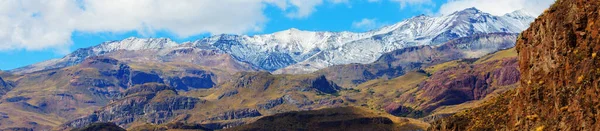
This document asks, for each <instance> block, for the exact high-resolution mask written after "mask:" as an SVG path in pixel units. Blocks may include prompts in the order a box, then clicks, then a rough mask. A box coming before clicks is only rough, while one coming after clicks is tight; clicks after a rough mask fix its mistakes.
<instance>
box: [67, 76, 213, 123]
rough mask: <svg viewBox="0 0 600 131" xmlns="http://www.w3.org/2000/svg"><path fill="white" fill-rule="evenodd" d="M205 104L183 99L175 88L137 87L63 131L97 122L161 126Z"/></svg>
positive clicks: (154, 84) (160, 86) (75, 121)
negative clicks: (198, 104) (198, 105)
mask: <svg viewBox="0 0 600 131" xmlns="http://www.w3.org/2000/svg"><path fill="white" fill-rule="evenodd" d="M201 102H202V100H200V99H198V98H191V97H184V96H179V95H178V94H177V92H176V91H175V89H174V88H173V87H169V86H166V85H163V84H158V83H146V84H143V85H137V86H134V87H132V88H130V89H128V90H127V91H125V93H123V96H121V99H119V100H116V101H114V102H111V103H110V104H109V105H107V106H105V107H104V108H102V109H99V110H97V111H95V112H94V113H93V114H91V115H88V116H85V117H82V118H79V119H76V120H73V121H70V122H67V123H65V124H64V126H63V128H70V127H74V128H79V127H83V126H85V125H88V124H91V123H95V122H114V123H116V124H118V125H120V126H126V125H128V124H130V123H133V122H135V121H144V122H147V123H153V124H161V123H165V122H168V120H169V119H171V118H173V117H174V116H177V115H178V111H179V110H189V109H193V108H194V107H195V106H196V104H197V103H201Z"/></svg>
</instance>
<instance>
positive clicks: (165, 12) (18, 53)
mask: <svg viewBox="0 0 600 131" xmlns="http://www.w3.org/2000/svg"><path fill="white" fill-rule="evenodd" d="M9 1H10V2H8V4H7V3H0V21H1V20H5V21H8V23H1V22H0V43H3V44H0V69H1V70H10V69H14V68H18V67H21V66H25V65H29V64H33V63H37V62H41V61H44V60H49V59H53V58H61V57H63V56H64V55H65V54H67V53H69V52H71V51H74V50H76V49H78V48H85V47H90V46H94V45H97V44H100V43H102V42H104V41H110V40H121V39H125V38H127V37H132V36H133V37H142V38H148V37H168V38H171V39H173V40H175V41H177V42H185V41H193V40H195V39H201V38H203V37H206V36H209V35H211V34H221V33H231V34H246V35H255V34H267V33H273V32H277V31H281V30H286V29H289V28H298V29H300V30H310V31H353V32H362V31H367V30H370V29H374V28H378V27H381V26H384V25H389V24H394V23H396V22H400V21H402V20H404V19H407V18H410V17H413V16H416V15H420V14H427V15H442V14H446V13H448V12H453V11H456V10H461V9H464V8H467V7H478V8H480V9H481V10H483V11H487V12H490V13H492V14H503V13H507V12H510V11H512V10H516V9H519V8H524V7H525V6H527V4H532V5H539V4H540V3H541V4H545V5H546V6H547V5H548V3H551V2H552V0H506V1H504V3H502V2H500V3H499V4H498V5H493V4H489V3H490V2H494V1H495V0H493V1H492V0H450V1H447V0H248V2H241V3H240V2H235V1H236V0H223V1H222V2H221V1H200V2H204V3H181V4H182V5H177V4H174V5H165V4H164V3H150V2H148V1H145V0H137V1H136V2H137V3H131V5H132V6H131V7H129V6H127V3H122V2H121V3H119V1H111V0H105V1H102V2H104V3H101V2H97V1H86V0H56V1H58V2H55V1H52V2H53V3H44V2H21V1H19V0H9ZM252 1H256V2H253V3H252ZM309 1H311V2H313V3H311V2H309ZM532 1H533V2H532ZM11 2H12V3H11ZM111 2H112V3H111ZM144 2H148V3H144ZM167 2H168V1H167ZM178 2H179V1H178ZM181 2H186V1H181ZM191 2H198V1H197V0H196V1H191ZM228 2H229V3H228ZM461 2H462V3H461ZM56 3H58V4H56ZM2 4H4V5H2ZM11 4H12V5H11ZM114 4H117V5H123V6H115V5H114ZM140 4H141V5H144V6H156V7H157V8H159V9H154V10H148V11H147V12H150V13H148V14H149V15H148V14H146V15H143V14H144V13H145V12H143V11H144V9H145V8H144V7H141V6H140V7H139V9H138V8H136V7H137V5H140ZM194 4H199V5H200V6H197V8H194V6H190V8H186V7H187V6H185V5H194ZM515 5H520V6H515ZM169 6H173V7H178V8H179V9H173V8H167V7H169ZM220 6H222V7H220ZM498 6H499V7H498ZM502 6H506V7H503V8H501V7H502ZM9 7H10V8H9ZM109 7H110V8H109ZM202 7H205V8H206V9H204V8H202ZM508 7H510V8H508ZM2 8H5V9H4V10H3V9H2ZM6 8H8V9H6ZM199 8H200V9H199ZM540 8H542V9H543V8H545V6H542V7H540ZM56 9H61V10H64V11H62V12H59V13H56V12H54V11H53V10H56ZM186 9H189V10H186ZM115 10H116V12H112V13H111V11H115ZM156 10H159V11H156ZM538 10H540V9H537V10H532V11H531V12H533V13H539V12H541V11H538ZM119 11H120V12H119ZM135 11H140V12H135ZM90 12H92V13H90ZM98 12H100V13H98ZM198 12H200V13H198ZM206 12H208V13H206ZM103 13H105V14H103ZM89 14H94V16H86V15H89ZM140 14H142V15H140ZM215 14H216V15H215ZM179 15H181V17H180V16H179ZM2 24H4V25H2ZM3 30H4V31H3Z"/></svg>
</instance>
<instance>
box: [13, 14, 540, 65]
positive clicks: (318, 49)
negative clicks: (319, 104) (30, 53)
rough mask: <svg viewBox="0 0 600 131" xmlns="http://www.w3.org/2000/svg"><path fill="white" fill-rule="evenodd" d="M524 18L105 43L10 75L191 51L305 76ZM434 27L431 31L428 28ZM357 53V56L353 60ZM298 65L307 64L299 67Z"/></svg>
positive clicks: (471, 17) (521, 24)
mask: <svg viewBox="0 0 600 131" xmlns="http://www.w3.org/2000/svg"><path fill="white" fill-rule="evenodd" d="M525 15H527V13H518V12H516V13H508V14H506V15H504V16H494V15H491V14H488V13H484V12H482V11H480V10H478V9H476V8H468V9H465V10H463V11H457V12H454V13H452V14H450V15H446V16H438V17H430V16H415V17H412V18H409V19H407V20H404V21H401V22H398V23H396V24H393V25H389V26H385V27H382V28H380V29H376V30H371V31H367V32H359V33H355V32H348V31H343V32H329V31H325V32H313V31H303V30H299V29H296V28H290V29H288V30H283V31H279V32H275V33H272V34H263V35H253V36H248V35H230V34H221V35H214V36H211V37H208V38H203V39H199V40H195V41H190V42H184V43H181V44H177V43H176V42H173V41H172V40H171V39H169V38H147V39H141V38H134V37H130V38H127V39H124V40H120V41H108V42H104V43H102V44H100V45H97V46H92V47H88V48H82V49H78V50H76V51H74V52H73V53H71V54H69V55H67V56H65V57H63V58H61V59H53V60H48V61H44V62H40V63H36V64H33V65H29V66H25V67H21V68H17V69H13V70H10V72H12V73H16V74H22V73H30V72H34V71H40V70H46V69H54V68H61V67H67V66H72V65H75V64H77V63H80V62H81V61H82V60H84V59H85V58H87V57H90V56H97V55H104V54H109V53H112V52H115V51H118V50H127V51H139V50H165V49H169V48H184V47H195V48H198V49H203V50H216V51H221V52H222V53H226V54H230V55H232V56H233V57H234V58H235V59H237V60H238V61H241V62H245V63H250V64H252V65H254V66H256V67H259V68H261V69H263V70H267V71H271V72H275V73H277V72H278V71H276V70H279V69H283V68H288V67H289V68H299V69H302V70H305V71H302V72H300V73H309V72H312V71H316V70H317V69H322V68H325V67H329V66H332V65H340V64H350V63H363V64H366V63H370V62H373V61H375V60H376V59H377V58H378V57H379V56H381V54H383V53H386V52H389V51H393V50H396V49H401V48H406V47H411V46H419V45H438V44H441V43H444V42H446V41H448V40H451V39H454V38H458V37H462V36H467V35H471V34H476V33H495V32H506V33H518V32H520V31H522V30H524V29H525V28H526V26H527V25H528V23H529V22H531V21H532V20H533V17H532V16H525ZM432 27H433V28H432ZM357 54H361V55H360V56H357ZM299 65H309V67H306V68H305V67H303V66H299Z"/></svg>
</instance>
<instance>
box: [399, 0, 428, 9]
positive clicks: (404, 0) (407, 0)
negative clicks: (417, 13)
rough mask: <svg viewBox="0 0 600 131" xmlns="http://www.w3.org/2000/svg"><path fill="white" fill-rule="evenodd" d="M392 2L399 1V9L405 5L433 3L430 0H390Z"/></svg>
mask: <svg viewBox="0 0 600 131" xmlns="http://www.w3.org/2000/svg"><path fill="white" fill-rule="evenodd" d="M390 1H392V2H397V3H400V9H404V8H405V7H406V6H411V5H419V6H420V5H430V4H433V2H432V1H431V0H390Z"/></svg>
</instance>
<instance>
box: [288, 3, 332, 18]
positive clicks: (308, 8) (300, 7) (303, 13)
mask: <svg viewBox="0 0 600 131" xmlns="http://www.w3.org/2000/svg"><path fill="white" fill-rule="evenodd" d="M288 1H289V3H290V4H291V5H293V6H295V10H293V11H291V12H289V13H287V14H286V16H287V17H289V18H306V17H308V15H310V14H311V13H312V12H314V11H316V10H317V9H316V6H318V5H321V4H323V0H288Z"/></svg>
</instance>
